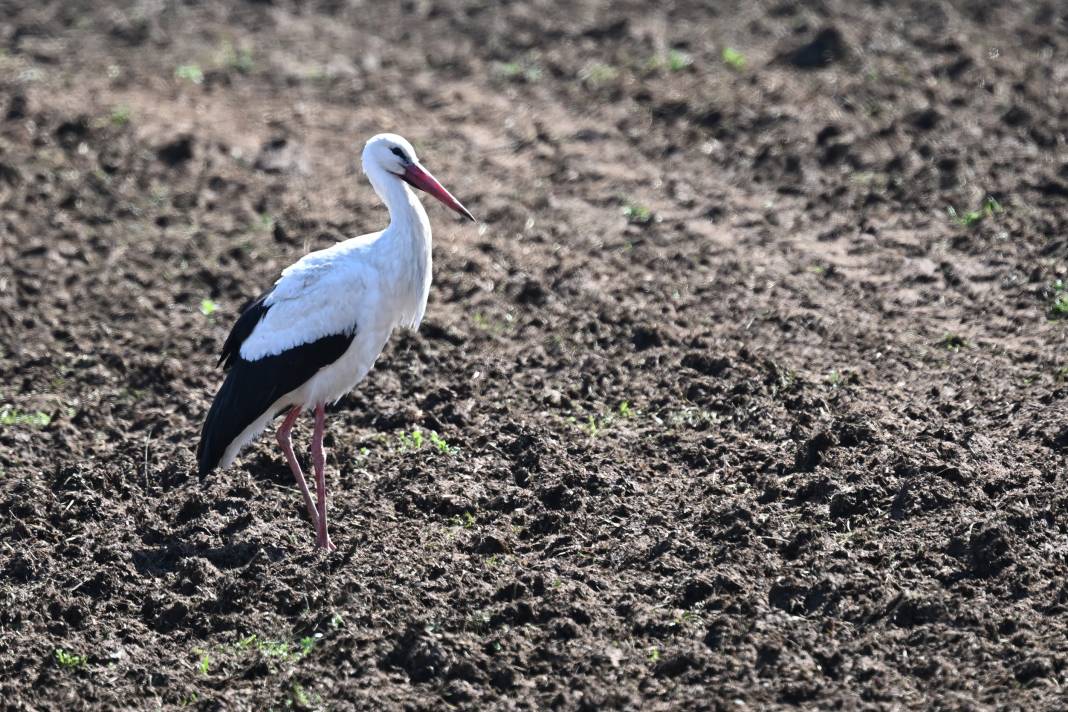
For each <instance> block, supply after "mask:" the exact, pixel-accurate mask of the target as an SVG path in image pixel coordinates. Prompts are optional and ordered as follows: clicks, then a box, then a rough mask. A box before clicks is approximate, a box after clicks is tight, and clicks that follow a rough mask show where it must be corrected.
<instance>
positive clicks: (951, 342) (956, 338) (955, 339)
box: [938, 334, 971, 352]
mask: <svg viewBox="0 0 1068 712" xmlns="http://www.w3.org/2000/svg"><path fill="white" fill-rule="evenodd" d="M938 343H939V345H940V346H941V347H942V348H944V349H946V350H947V351H953V352H956V351H960V350H961V349H966V348H968V347H969V346H971V344H970V343H968V340H967V339H966V338H964V337H963V336H961V335H960V334H946V335H945V336H943V337H942V340H941V341H940V342H938Z"/></svg>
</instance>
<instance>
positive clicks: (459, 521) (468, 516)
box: [449, 512, 476, 529]
mask: <svg viewBox="0 0 1068 712" xmlns="http://www.w3.org/2000/svg"><path fill="white" fill-rule="evenodd" d="M475 521H476V520H475V515H474V514H472V513H471V512H464V513H463V515H462V516H461V515H459V514H456V515H453V516H452V518H450V519H449V524H450V525H451V526H454V527H463V528H464V529H474V527H475Z"/></svg>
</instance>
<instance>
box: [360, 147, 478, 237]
mask: <svg viewBox="0 0 1068 712" xmlns="http://www.w3.org/2000/svg"><path fill="white" fill-rule="evenodd" d="M373 168H377V169H379V170H382V171H385V172H386V173H390V174H392V175H394V176H396V177H397V178H399V179H400V180H403V181H404V182H405V183H407V184H408V185H410V186H412V187H413V188H418V189H419V190H422V191H424V192H426V193H429V194H430V195H432V196H434V197H435V198H437V199H438V200H440V201H441V202H442V203H444V204H445V205H446V206H448V207H449V208H452V209H453V210H455V211H456V212H458V213H460V215H463V216H464V217H465V218H467V219H468V220H471V221H474V219H475V218H474V216H473V215H471V213H470V211H468V209H467V208H465V207H464V206H463V205H461V204H460V201H459V200H457V199H456V198H454V197H453V195H452V193H450V192H449V191H447V190H445V188H444V187H442V185H441V183H438V181H437V179H436V178H434V176H432V175H430V171H428V170H427V169H425V168H423V166H422V164H421V163H419V159H418V158H417V157H416V155H415V149H414V148H412V144H410V143H408V142H407V141H406V140H405V139H404V137H403V136H398V135H397V134H391V133H382V134H378V135H377V136H373V137H371V139H370V140H369V141H368V142H367V144H366V145H364V147H363V172H364V173H367V174H368V175H370V174H371V172H372V169H373Z"/></svg>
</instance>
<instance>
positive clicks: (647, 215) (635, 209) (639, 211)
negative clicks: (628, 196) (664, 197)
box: [623, 203, 654, 225]
mask: <svg viewBox="0 0 1068 712" xmlns="http://www.w3.org/2000/svg"><path fill="white" fill-rule="evenodd" d="M623 216H624V217H625V218H627V221H628V222H630V223H631V224H633V225H648V224H649V223H651V222H652V221H653V218H654V215H653V211H652V210H650V209H649V208H647V207H645V206H644V205H640V204H638V203H627V204H626V205H624V206H623Z"/></svg>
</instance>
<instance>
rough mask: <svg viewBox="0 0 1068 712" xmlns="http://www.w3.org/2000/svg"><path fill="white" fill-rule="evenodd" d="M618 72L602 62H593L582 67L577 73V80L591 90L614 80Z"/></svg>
mask: <svg viewBox="0 0 1068 712" xmlns="http://www.w3.org/2000/svg"><path fill="white" fill-rule="evenodd" d="M618 76H619V70H618V69H616V68H615V67H612V66H610V65H607V64H604V63H603V62H594V63H592V64H588V65H586V66H585V67H583V69H582V71H580V72H579V79H581V80H582V82H583V83H584V84H585V85H586V86H588V87H590V88H593V89H597V88H599V87H602V86H604V85H606V84H609V83H610V82H613V81H615V80H616V78H617V77H618Z"/></svg>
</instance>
